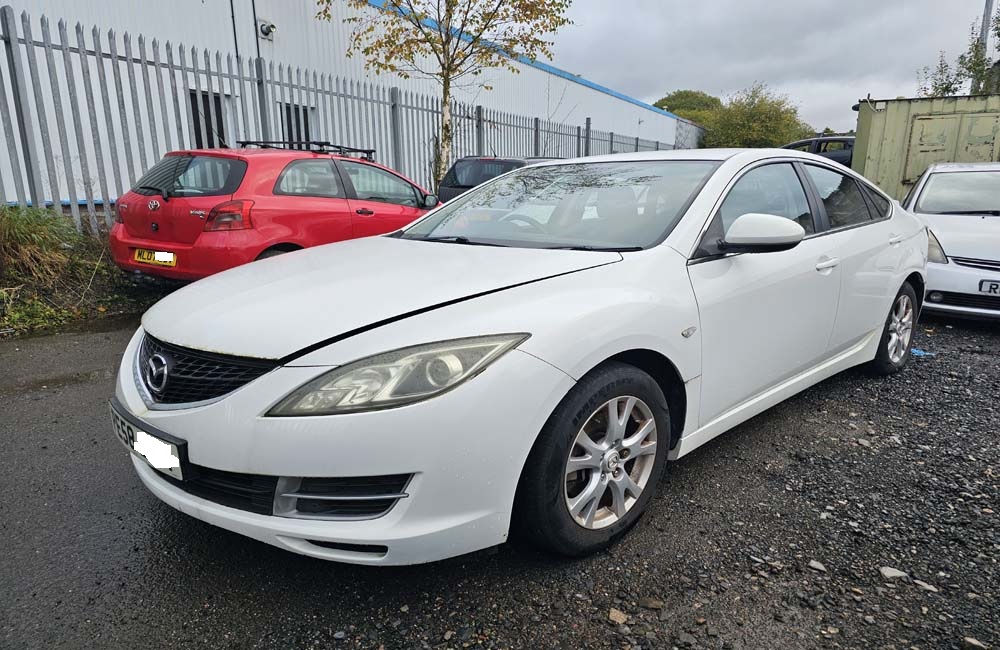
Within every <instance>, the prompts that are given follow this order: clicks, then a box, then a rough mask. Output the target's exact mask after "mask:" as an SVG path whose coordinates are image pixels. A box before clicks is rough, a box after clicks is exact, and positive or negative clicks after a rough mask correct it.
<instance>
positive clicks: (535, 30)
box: [317, 0, 572, 183]
mask: <svg viewBox="0 0 1000 650" xmlns="http://www.w3.org/2000/svg"><path fill="white" fill-rule="evenodd" d="M335 1H338V0H317V3H318V6H319V12H318V14H317V15H318V17H320V18H323V19H326V20H330V19H331V18H332V13H331V5H332V3H333V2H335ZM571 1H572V0H384V1H383V3H382V5H381V7H373V6H372V5H370V4H369V3H368V0H347V4H348V6H350V7H351V8H352V9H354V10H355V14H354V15H353V16H351V17H349V18H347V19H345V21H346V22H349V23H352V24H353V25H354V33H353V36H352V39H351V45H350V47H349V49H348V54H349V55H353V54H361V55H362V56H364V58H365V67H366V68H367V69H369V70H372V71H374V72H378V73H392V74H398V75H400V76H401V77H404V78H409V77H411V76H417V77H423V78H427V79H433V80H434V81H436V82H437V83H438V84H440V86H441V123H440V134H439V135H440V137H439V138H438V140H437V152H436V156H435V164H434V181H435V183H440V182H441V179H442V178H444V174H445V172H446V171H447V169H448V164H449V161H450V160H451V145H452V115H451V101H452V92H453V89H454V88H455V87H456V84H458V83H461V82H463V81H468V80H470V79H474V78H477V77H479V75H481V74H482V73H483V71H484V70H487V69H489V68H505V69H507V70H510V71H512V72H518V68H517V66H516V65H515V63H516V61H517V59H518V58H521V57H523V58H526V59H528V60H535V59H537V58H538V57H539V56H545V57H551V55H552V53H551V51H550V49H549V48H550V47H551V46H552V42H551V41H550V40H548V38H549V37H550V36H551V34H553V33H554V32H555V31H556V30H557V29H559V28H560V27H562V26H563V25H566V24H567V23H569V22H570V21H569V19H568V18H566V17H565V13H566V10H567V9H568V8H569V5H570V2H571ZM480 85H481V86H483V87H484V88H489V86H488V84H485V83H481V84H480Z"/></svg>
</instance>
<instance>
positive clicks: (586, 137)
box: [583, 117, 590, 156]
mask: <svg viewBox="0 0 1000 650" xmlns="http://www.w3.org/2000/svg"><path fill="white" fill-rule="evenodd" d="M583 155H584V156H589V155H590V118H589V117H588V118H587V120H586V122H584V126H583Z"/></svg>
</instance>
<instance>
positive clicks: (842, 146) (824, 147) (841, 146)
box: [819, 140, 850, 153]
mask: <svg viewBox="0 0 1000 650" xmlns="http://www.w3.org/2000/svg"><path fill="white" fill-rule="evenodd" d="M847 149H850V147H849V146H847V142H846V141H845V140H824V141H823V142H820V143H819V152H820V153H829V152H831V151H846V150H847Z"/></svg>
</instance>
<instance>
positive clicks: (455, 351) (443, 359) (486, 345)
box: [267, 334, 529, 416]
mask: <svg viewBox="0 0 1000 650" xmlns="http://www.w3.org/2000/svg"><path fill="white" fill-rule="evenodd" d="M528 336H529V335H528V334H499V335H496V336H477V337H473V338H467V339H454V340H451V341H442V342H440V343H427V344H425V345H416V346H413V347H409V348H402V349H400V350H394V351H392V352H385V353H383V354H378V355H375V356H373V357H368V358H367V359H361V360H360V361H355V362H354V363H349V364H347V365H346V366H341V367H339V368H334V369H333V370H331V371H330V372H327V373H324V374H322V375H320V376H319V377H317V378H316V379H313V380H312V381H310V382H309V383H307V384H305V385H303V386H300V387H299V388H297V389H295V390H294V391H292V393H291V394H289V395H288V396H287V397H285V398H284V399H283V400H281V401H280V402H278V404H277V405H275V406H274V407H273V408H272V409H271V410H270V411H268V413H267V414H268V415H269V416H295V415H333V414H335V413H351V412H357V411H373V410H376V409H384V408H391V407H394V406H402V405H404V404H412V403H413V402H419V401H421V400H425V399H428V398H431V397H434V396H435V395H440V394H441V393H444V392H445V391H448V390H451V389H452V388H454V387H455V386H458V385H459V384H461V383H462V382H463V381H466V380H468V379H471V378H472V377H475V376H476V375H477V374H479V373H480V372H482V371H483V369H485V368H486V366H488V365H490V364H491V363H493V362H494V361H496V360H497V359H499V358H500V357H501V356H503V354H504V353H506V352H507V351H509V350H510V349H511V348H513V347H514V346H516V345H518V344H519V343H521V342H522V341H524V340H525V339H527V338H528Z"/></svg>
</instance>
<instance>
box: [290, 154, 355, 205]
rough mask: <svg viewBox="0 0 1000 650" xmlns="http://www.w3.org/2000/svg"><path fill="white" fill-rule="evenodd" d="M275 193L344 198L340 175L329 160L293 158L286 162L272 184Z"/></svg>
mask: <svg viewBox="0 0 1000 650" xmlns="http://www.w3.org/2000/svg"><path fill="white" fill-rule="evenodd" d="M274 193H275V194H287V195H291V196H318V197H325V198H334V199H342V198H346V196H347V195H346V193H345V192H344V187H343V185H341V183H340V175H339V174H338V173H337V171H336V170H335V169H334V168H333V163H332V162H330V161H329V160H295V161H292V162H290V163H288V166H287V167H285V169H284V170H282V172H281V175H280V176H278V181H277V182H276V183H275V184H274Z"/></svg>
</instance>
